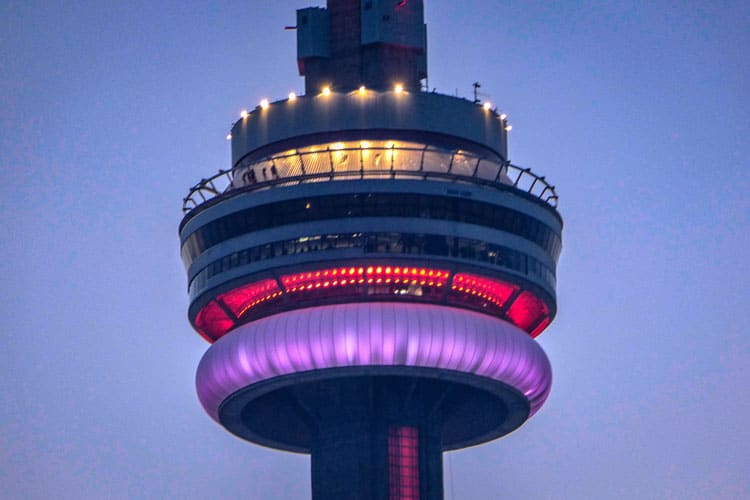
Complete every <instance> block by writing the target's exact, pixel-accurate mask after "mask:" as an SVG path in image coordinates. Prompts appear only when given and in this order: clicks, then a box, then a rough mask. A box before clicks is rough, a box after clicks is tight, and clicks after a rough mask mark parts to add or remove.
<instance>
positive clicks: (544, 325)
mask: <svg viewBox="0 0 750 500" xmlns="http://www.w3.org/2000/svg"><path fill="white" fill-rule="evenodd" d="M549 322H550V319H549V316H545V317H544V319H543V320H542V322H541V323H539V326H537V327H536V328H534V331H532V332H531V336H532V337H534V338H536V337H538V336H539V334H540V333H542V332H543V331H544V329H545V328H547V325H549Z"/></svg>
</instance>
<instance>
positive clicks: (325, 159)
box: [182, 146, 558, 214]
mask: <svg viewBox="0 0 750 500" xmlns="http://www.w3.org/2000/svg"><path fill="white" fill-rule="evenodd" d="M350 179H435V180H443V181H448V182H467V183H473V184H481V185H486V186H492V187H496V188H498V189H503V190H505V189H508V188H512V189H518V190H520V191H523V192H525V193H527V194H529V195H531V196H534V197H536V198H539V199H540V200H542V201H544V202H545V203H547V204H549V205H550V206H552V207H553V208H556V207H557V201H558V196H557V193H556V192H555V186H552V185H550V184H549V183H548V182H547V180H546V179H545V178H544V177H543V176H541V177H540V176H538V175H536V174H534V173H533V172H531V169H530V168H522V167H519V166H516V165H513V164H511V163H510V162H505V163H501V162H498V161H496V160H492V159H489V158H485V157H481V156H478V155H474V154H472V153H468V152H466V151H462V150H452V151H451V150H442V149H436V148H433V147H431V146H425V147H421V148H414V147H358V148H332V147H327V148H324V149H319V150H316V151H304V152H297V151H293V152H288V153H284V154H279V155H274V156H271V157H268V158H264V159H262V160H258V161H255V162H253V163H249V164H244V165H243V164H240V165H238V166H236V167H234V168H232V169H230V170H219V172H218V173H216V174H214V175H213V176H211V177H209V178H207V179H201V180H200V182H198V183H197V184H196V185H195V186H193V187H191V188H190V191H189V192H188V195H187V196H186V197H185V198H184V199H183V204H182V211H183V213H185V214H188V213H190V212H191V211H192V210H194V209H196V208H198V207H199V206H201V205H203V204H204V203H206V202H208V201H211V200H213V199H215V198H218V197H221V196H225V195H229V194H230V193H234V192H235V191H237V192H240V191H242V192H249V191H258V190H264V189H271V188H274V187H280V186H290V185H296V184H302V183H307V182H325V181H333V180H350Z"/></svg>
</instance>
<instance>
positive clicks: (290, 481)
mask: <svg viewBox="0 0 750 500" xmlns="http://www.w3.org/2000/svg"><path fill="white" fill-rule="evenodd" d="M426 3H427V5H426V16H427V22H428V24H429V28H428V30H429V47H430V59H429V65H430V66H429V72H430V86H431V87H437V89H438V91H441V92H444V93H449V94H453V93H455V91H456V89H458V92H459V94H460V95H463V96H469V95H470V94H471V83H472V82H474V81H479V82H481V83H482V90H483V91H484V92H486V93H488V94H489V95H490V97H489V98H490V99H491V100H492V102H493V103H495V104H496V105H497V106H498V107H499V108H500V110H502V111H505V112H507V113H508V114H509V116H510V121H511V123H512V124H513V132H512V135H511V143H510V151H511V159H512V160H513V161H514V162H515V163H517V164H519V165H523V166H529V167H532V168H533V169H534V171H536V172H538V173H540V174H542V175H546V176H547V179H549V180H550V181H551V182H552V183H554V184H556V186H557V189H558V193H559V194H560V196H561V204H560V211H561V213H562V215H563V217H564V219H565V229H564V233H563V239H564V250H563V255H562V258H561V261H560V266H559V272H558V283H559V288H558V295H559V314H558V316H557V319H556V320H555V322H554V323H553V324H552V326H551V327H550V328H549V329H548V330H547V331H546V332H545V333H544V334H543V335H542V336H541V337H540V339H539V341H540V343H541V344H542V346H543V347H544V349H545V350H546V352H547V354H548V356H549V358H550V360H551V362H552V365H553V370H554V376H555V381H554V384H553V388H552V394H551V396H550V398H549V400H548V401H547V404H546V406H545V407H544V408H543V409H542V410H541V411H540V412H539V413H538V414H537V415H536V416H535V417H534V418H533V419H532V420H531V421H529V422H528V423H527V424H526V425H525V426H524V427H522V428H521V429H519V430H518V431H516V432H515V433H514V434H512V435H510V436H508V437H506V438H504V439H501V440H499V441H496V442H493V443H491V444H488V445H484V446H481V447H477V448H472V449H469V450H466V451H461V452H455V453H451V454H448V455H447V456H446V460H445V464H446V474H445V476H446V498H447V499H449V500H459V499H464V500H470V499H484V498H498V497H500V496H502V497H503V498H511V499H516V498H518V499H536V498H576V499H581V498H592V499H593V498H596V499H599V498H622V499H631V498H680V499H683V498H705V497H711V498H739V497H748V496H750V475H749V474H748V473H747V467H748V464H750V447H749V446H748V443H750V431H748V429H749V428H750V426H748V421H750V391H749V390H748V387H750V376H749V375H748V366H750V336H749V335H748V334H747V331H748V319H747V312H748V306H749V305H750V284H749V282H748V281H749V280H748V271H749V269H748V257H749V256H750V253H749V252H748V241H750V238H748V233H750V220H749V214H750V201H749V200H750V196H749V193H750V176H749V175H748V168H750V162H749V161H748V146H747V143H748V137H750V118H749V117H750V105H749V104H748V103H749V102H750V99H748V95H749V94H748V90H750V62H749V61H750V58H749V57H748V55H747V49H748V47H750V4H749V3H748V2H744V1H735V2H732V1H726V2H705V1H682V2H667V1H653V2H626V1H621V2H593V1H591V2H497V1H489V0H483V1H480V0H467V1H463V2H448V1H447V0H426ZM112 4H113V3H112V2H101V1H93V0H91V1H78V2H55V1H49V0H45V1H33V0H27V1H16V0H6V1H5V2H2V3H0V23H1V24H0V104H1V107H0V175H2V182H1V183H0V215H1V216H2V220H3V222H4V224H5V226H4V227H5V230H4V233H3V237H2V238H0V257H1V258H0V276H2V286H0V313H2V314H1V315H0V318H1V319H0V327H1V328H2V332H3V339H4V346H3V348H2V349H0V375H1V376H2V381H3V383H2V390H0V497H7V498H71V499H74V498H75V499H78V498H137V497H145V498H159V497H173V498H191V499H192V498H195V499H202V498H210V497H218V496H223V497H227V498H238V497H244V498H251V499H268V498H274V499H276V498H278V499H284V500H286V499H304V498H307V497H308V495H309V477H308V475H309V471H308V459H307V458H306V457H305V456H298V455H291V454H287V453H283V452H276V451H271V450H266V449H263V448H260V447H257V446H254V445H250V444H247V443H244V442H242V441H240V440H238V439H236V438H234V437H232V436H231V435H230V434H228V433H227V432H225V431H224V430H223V429H221V428H220V427H219V426H218V425H216V424H214V423H213V421H212V420H211V419H210V418H209V417H208V416H207V415H205V414H204V413H203V410H202V409H201V407H200V404H199V403H198V399H197V397H196V395H195V389H194V385H193V377H194V373H195V368H196V366H197V364H198V360H199V359H200V357H201V355H202V354H203V352H204V351H205V350H206V348H207V344H206V343H205V342H204V341H203V340H202V339H201V338H200V337H199V336H198V335H197V334H195V333H194V332H193V331H192V330H191V328H190V326H189V324H188V322H187V319H186V307H187V294H186V290H185V287H186V283H185V276H184V272H183V269H182V264H181V262H180V260H179V255H178V243H179V242H178V237H177V225H178V223H179V221H180V218H181V211H180V208H181V200H182V197H183V196H185V194H186V193H187V188H188V187H189V186H190V185H192V184H194V183H195V182H196V181H198V180H199V179H200V178H202V177H206V176H208V175H209V174H211V173H213V172H215V171H216V170H218V169H219V168H227V167H228V166H229V144H228V143H227V141H226V140H225V139H224V136H225V135H226V133H227V131H228V129H229V126H230V124H231V123H232V122H233V121H234V120H235V119H236V118H237V117H238V113H239V111H240V109H242V108H249V107H254V106H255V105H256V104H257V102H258V101H259V100H260V99H261V98H264V97H268V98H270V99H272V100H273V99H279V98H283V97H284V96H286V95H287V93H288V92H289V91H291V90H294V91H296V92H298V93H301V92H302V88H303V84H302V80H301V79H300V78H299V77H297V75H296V65H295V35H294V33H293V32H285V31H283V29H282V28H283V26H284V25H289V24H294V19H295V17H294V10H295V9H296V8H300V7H304V6H308V5H315V3H314V2H310V3H309V2H306V1H304V0H299V1H294V2H292V1H277V2H258V1H244V2H218V3H217V2H175V1H170V2H150V1H149V2H146V1H132V2H121V3H119V6H112ZM126 4H127V5H126Z"/></svg>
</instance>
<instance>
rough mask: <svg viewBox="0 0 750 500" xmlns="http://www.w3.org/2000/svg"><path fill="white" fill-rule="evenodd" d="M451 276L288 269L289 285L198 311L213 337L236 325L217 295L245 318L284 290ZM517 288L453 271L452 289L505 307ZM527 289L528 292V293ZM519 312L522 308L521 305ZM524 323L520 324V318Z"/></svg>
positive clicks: (265, 287) (268, 286) (237, 295)
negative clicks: (224, 310)
mask: <svg viewBox="0 0 750 500" xmlns="http://www.w3.org/2000/svg"><path fill="white" fill-rule="evenodd" d="M449 278H450V272H449V271H444V270H435V269H428V268H419V267H408V266H407V267H401V266H366V267H365V266H363V267H341V268H333V269H322V270H318V271H308V272H304V273H298V274H289V275H285V276H282V277H281V283H282V284H283V286H284V288H285V289H286V290H283V289H281V288H279V286H278V283H277V282H276V280H274V279H266V280H262V281H260V282H257V283H253V284H252V285H249V286H244V287H241V288H238V289H235V290H231V291H229V292H226V293H224V294H222V295H220V296H218V297H217V299H216V301H211V302H210V303H209V304H207V305H206V306H205V307H204V308H203V309H202V310H201V311H200V313H199V314H198V316H197V317H196V326H197V327H198V330H199V331H200V332H201V334H203V335H204V337H206V338H213V339H217V338H219V337H221V336H222V335H224V334H225V333H226V332H227V331H228V330H229V329H231V327H227V326H228V321H231V320H230V319H229V318H228V317H227V316H226V314H225V313H223V312H222V310H221V308H220V307H219V305H218V303H217V301H220V302H221V303H222V304H223V305H224V306H225V307H226V308H228V309H229V310H230V311H231V312H232V313H233V315H234V316H235V317H237V318H240V317H242V316H243V315H245V314H246V313H247V312H248V311H250V310H251V309H252V308H254V307H256V306H258V305H260V304H262V303H264V302H267V301H271V300H274V299H276V298H280V297H281V296H282V295H284V294H285V293H299V292H304V291H308V290H314V289H321V288H324V289H325V288H331V287H345V286H352V285H363V284H369V285H372V284H375V285H378V284H391V283H393V284H403V285H420V286H435V287H437V288H440V287H442V286H445V285H446V284H447V283H448V280H449ZM518 289H519V287H518V286H517V285H513V284H510V283H505V282H502V281H497V280H493V279H489V278H485V277H482V276H478V275H473V274H466V273H459V274H456V275H454V276H453V280H452V284H451V290H454V291H457V292H460V293H464V294H466V295H471V296H476V297H479V298H481V299H484V300H486V301H488V302H491V303H492V304H494V305H496V306H498V307H502V306H503V305H504V304H505V303H506V302H507V301H508V299H509V298H510V297H511V295H513V293H514V292H516V291H517V290H518ZM528 293H529V292H524V295H526V294H528ZM532 297H533V298H532ZM521 298H522V299H526V300H521V301H520V302H521V303H524V304H521V303H519V304H518V305H519V306H520V307H521V308H523V309H525V308H526V307H531V308H534V309H536V308H537V307H541V309H542V310H543V311H544V314H545V315H546V314H547V307H546V305H545V304H544V303H543V302H542V301H540V300H539V299H538V298H537V297H535V296H533V294H531V296H530V297H521ZM529 300H530V301H531V302H533V303H539V304H541V305H540V306H539V305H537V306H533V305H532V304H531V303H529V304H526V302H528V301H529ZM524 306H525V307H524ZM511 312H514V311H509V313H511ZM518 312H519V313H520V311H518ZM521 314H522V313H521ZM509 316H510V317H511V318H512V319H513V320H514V323H522V321H520V318H515V317H514V316H516V315H515V314H509ZM516 320H517V321H516ZM548 322H549V321H548V320H547V321H546V322H543V324H540V325H539V327H537V328H535V329H534V332H532V336H536V335H538V334H539V333H541V331H542V330H543V329H544V327H546V325H547V323H548ZM232 325H233V322H232ZM519 326H521V325H520V324H519ZM524 326H525V325H524ZM524 326H522V328H524ZM527 328H528V326H525V328H524V329H527Z"/></svg>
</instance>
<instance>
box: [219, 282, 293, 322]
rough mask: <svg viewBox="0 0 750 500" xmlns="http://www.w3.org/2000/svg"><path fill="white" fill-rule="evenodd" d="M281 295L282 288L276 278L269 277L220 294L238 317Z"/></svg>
mask: <svg viewBox="0 0 750 500" xmlns="http://www.w3.org/2000/svg"><path fill="white" fill-rule="evenodd" d="M279 296H281V290H280V289H279V285H278V284H277V283H276V280H273V279H267V280H263V281H258V282H255V283H253V284H251V285H247V286H243V287H242V288H236V289H234V290H232V291H229V292H227V293H225V294H222V295H219V300H221V301H222V302H223V303H224V304H225V305H226V306H227V309H229V310H230V311H232V313H233V314H234V315H235V316H236V317H238V318H240V317H242V315H243V314H245V313H246V312H247V311H248V310H250V309H251V308H252V307H254V306H256V305H258V304H260V303H261V302H265V301H266V300H269V299H275V298H276V297H279Z"/></svg>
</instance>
